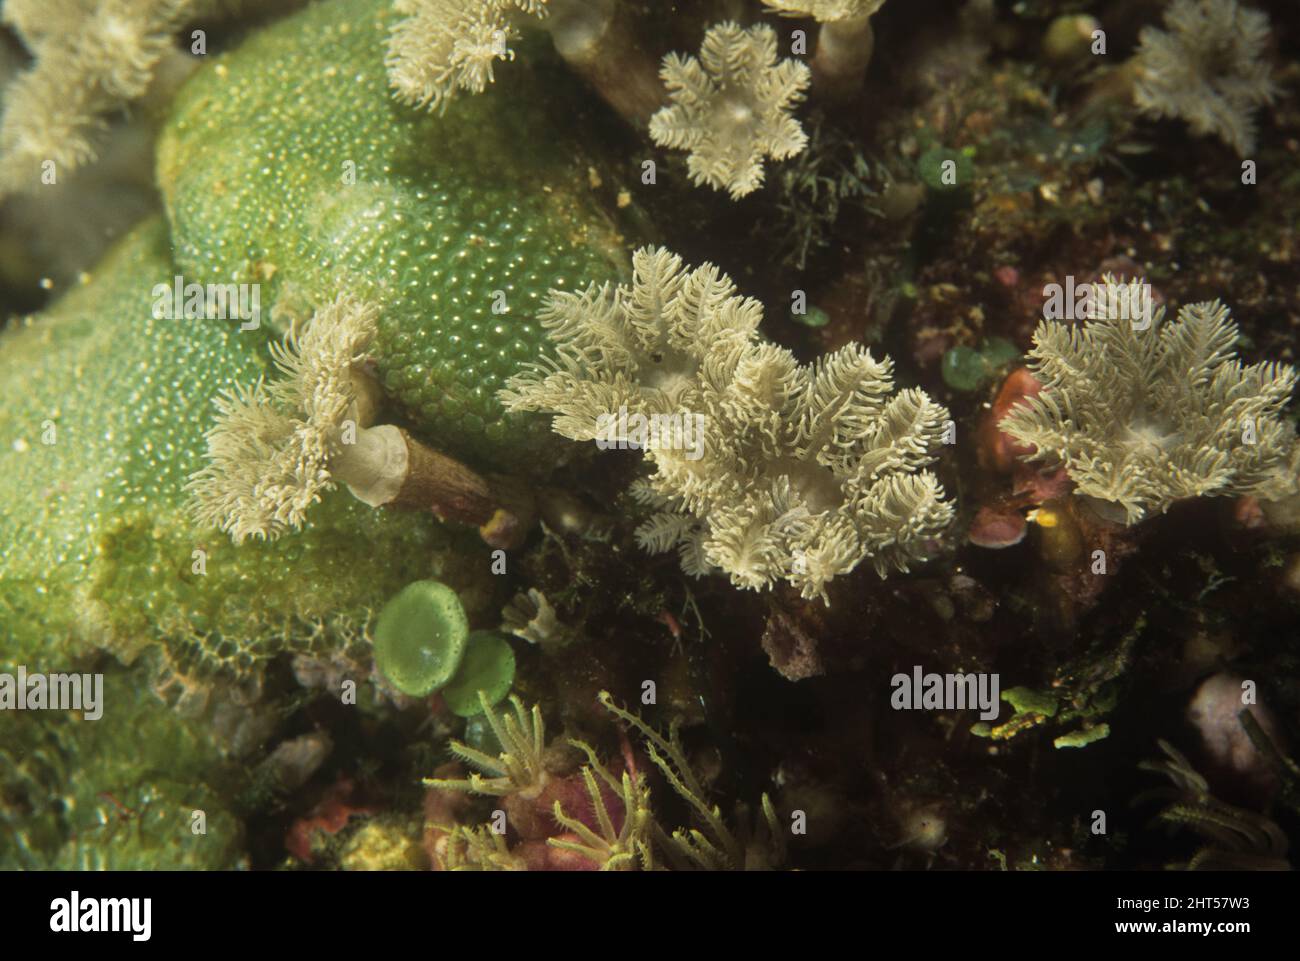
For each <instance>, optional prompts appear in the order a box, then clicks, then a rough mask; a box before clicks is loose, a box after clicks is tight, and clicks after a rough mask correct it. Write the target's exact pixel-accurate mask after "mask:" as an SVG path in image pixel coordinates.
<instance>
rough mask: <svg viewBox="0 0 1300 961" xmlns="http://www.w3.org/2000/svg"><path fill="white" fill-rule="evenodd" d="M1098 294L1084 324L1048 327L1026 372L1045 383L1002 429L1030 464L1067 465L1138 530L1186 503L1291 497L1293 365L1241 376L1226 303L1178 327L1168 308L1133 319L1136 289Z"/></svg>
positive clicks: (1186, 316)
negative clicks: (1027, 448) (1151, 517)
mask: <svg viewBox="0 0 1300 961" xmlns="http://www.w3.org/2000/svg"><path fill="white" fill-rule="evenodd" d="M1139 284H1140V282H1134V283H1133V284H1127V285H1126V284H1121V283H1119V282H1117V281H1116V280H1115V279H1114V278H1112V277H1109V276H1108V277H1106V278H1104V279H1103V281H1102V282H1101V284H1098V285H1094V286H1095V287H1096V288H1097V290H1098V294H1097V296H1096V297H1094V298H1093V303H1094V304H1095V305H1097V308H1098V309H1094V311H1093V317H1092V318H1091V319H1090V320H1089V321H1088V322H1087V323H1085V324H1084V325H1083V326H1081V327H1080V326H1075V325H1071V324H1066V323H1059V322H1056V321H1050V320H1045V321H1043V322H1042V323H1040V324H1039V326H1038V330H1037V331H1036V332H1035V333H1034V347H1033V349H1032V350H1031V351H1030V352H1029V357H1030V359H1031V363H1030V369H1031V370H1032V371H1033V373H1034V375H1035V376H1036V377H1037V378H1038V379H1039V380H1040V381H1041V382H1042V384H1043V390H1042V392H1041V393H1040V394H1038V395H1037V396H1036V397H1027V398H1025V399H1024V400H1022V401H1021V402H1020V404H1019V405H1017V406H1016V407H1015V408H1014V409H1013V410H1012V411H1011V412H1010V413H1009V414H1008V415H1007V416H1006V417H1004V418H1003V419H1002V421H1001V427H1002V429H1003V430H1005V431H1006V432H1007V433H1009V434H1010V435H1011V436H1012V437H1014V438H1015V439H1016V440H1017V441H1018V442H1020V443H1021V444H1026V445H1033V446H1035V447H1037V448H1038V449H1037V451H1036V452H1035V453H1034V454H1033V455H1031V457H1032V458H1033V459H1051V460H1054V461H1057V462H1059V463H1061V464H1063V465H1064V466H1065V468H1066V469H1067V470H1068V471H1069V474H1070V478H1071V479H1072V480H1073V481H1074V483H1075V485H1076V486H1077V487H1078V490H1079V492H1080V493H1082V494H1084V495H1085V496H1089V497H1093V498H1096V499H1097V500H1099V501H1102V502H1109V503H1110V504H1113V505H1118V506H1119V507H1121V508H1122V510H1123V513H1124V515H1125V516H1126V518H1127V522H1128V523H1130V524H1133V523H1136V522H1137V521H1139V520H1141V519H1142V518H1143V517H1144V516H1146V515H1147V514H1148V513H1150V512H1151V511H1165V510H1167V509H1168V508H1169V506H1170V505H1171V504H1173V503H1174V502H1175V501H1177V500H1180V499H1182V498H1186V497H1200V496H1206V495H1223V494H1256V495H1259V496H1261V497H1264V498H1265V499H1270V500H1271V499H1275V498H1277V497H1281V496H1284V495H1285V494H1286V493H1287V492H1289V491H1290V490H1292V489H1294V486H1295V478H1294V476H1293V473H1292V471H1290V470H1289V469H1288V466H1287V465H1288V462H1289V459H1290V457H1291V456H1292V452H1293V449H1294V447H1295V431H1294V429H1293V428H1292V427H1291V426H1290V424H1288V423H1287V422H1286V421H1285V420H1283V419H1282V418H1281V416H1280V412H1281V409H1282V407H1283V406H1284V405H1285V404H1286V402H1287V400H1288V398H1289V397H1290V395H1291V391H1292V389H1293V388H1294V386H1295V383H1296V372H1295V370H1294V369H1293V368H1292V367H1291V366H1289V365H1287V364H1279V363H1261V364H1253V365H1251V366H1243V365H1242V363H1241V361H1239V360H1237V359H1236V358H1235V356H1234V353H1233V344H1234V343H1235V341H1236V339H1237V326H1236V324H1235V323H1233V322H1232V320H1231V319H1230V317H1229V311H1228V308H1227V307H1225V306H1224V305H1223V304H1222V303H1220V302H1219V301H1217V300H1216V301H1213V302H1210V303H1200V304H1189V305H1187V306H1185V307H1183V308H1182V310H1180V311H1179V312H1178V318H1177V320H1175V321H1174V322H1173V323H1170V324H1165V323H1164V308H1163V307H1160V308H1157V309H1156V310H1155V311H1154V313H1153V314H1152V315H1150V316H1149V317H1147V318H1141V319H1139V318H1137V317H1134V316H1126V315H1127V314H1128V313H1129V312H1128V311H1126V310H1124V309H1122V308H1123V304H1125V303H1129V302H1133V301H1134V300H1136V299H1140V298H1135V297H1131V296H1122V297H1121V296H1111V295H1109V294H1105V293H1102V290H1103V289H1105V290H1108V291H1115V290H1123V289H1124V288H1126V287H1127V288H1128V289H1130V290H1136V289H1137V287H1138V285H1139Z"/></svg>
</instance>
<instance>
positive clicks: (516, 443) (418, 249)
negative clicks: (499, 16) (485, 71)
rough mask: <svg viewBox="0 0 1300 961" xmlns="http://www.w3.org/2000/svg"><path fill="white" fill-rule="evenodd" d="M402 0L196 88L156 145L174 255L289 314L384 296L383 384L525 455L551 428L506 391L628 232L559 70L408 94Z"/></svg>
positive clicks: (250, 55)
mask: <svg viewBox="0 0 1300 961" xmlns="http://www.w3.org/2000/svg"><path fill="white" fill-rule="evenodd" d="M391 8H392V4H391V3H387V2H380V0H361V2H351V3H341V2H326V3H320V4H316V5H313V6H312V7H310V8H309V9H307V10H306V11H304V12H302V13H301V14H299V15H296V16H293V17H290V18H288V19H286V20H284V21H282V22H280V23H279V24H276V25H275V26H272V27H270V28H268V29H266V30H263V31H260V32H258V33H257V34H256V35H254V36H253V37H251V38H250V39H249V40H248V41H247V42H246V43H244V44H243V45H242V46H241V47H240V48H239V49H237V50H235V51H233V52H232V53H230V54H228V55H225V56H222V57H219V58H216V63H214V64H212V65H210V66H209V67H208V68H207V69H205V70H202V71H200V72H199V73H198V74H197V75H196V76H195V77H194V78H192V79H191V80H190V81H189V82H188V83H187V84H186V86H185V87H184V88H183V89H182V90H181V92H180V94H179V95H178V100H177V103H176V107H175V111H174V114H173V117H172V120H171V122H170V123H169V125H168V126H167V127H166V129H165V130H164V131H163V133H162V136H161V140H160V145H159V155H158V181H159V185H160V187H161V189H162V191H163V195H164V197H165V200H166V203H167V209H168V216H169V219H170V222H171V227H172V234H173V238H174V242H175V257H176V261H177V266H178V267H179V268H180V269H181V271H182V272H183V273H184V275H185V277H186V280H187V281H189V280H194V281H198V282H200V283H230V282H237V283H260V284H262V298H261V299H262V304H263V307H264V308H265V307H267V306H269V305H272V304H274V308H273V315H274V317H273V319H274V322H275V323H276V324H277V325H280V326H284V325H286V324H287V323H288V322H290V321H291V320H293V319H299V320H301V319H305V318H306V316H307V315H308V314H309V312H310V307H312V306H318V305H320V304H322V303H325V302H328V301H329V300H332V299H333V297H334V296H335V294H337V293H338V292H340V291H341V290H347V291H348V292H349V293H351V294H353V295H355V296H357V297H359V298H361V299H364V300H371V301H374V302H376V303H377V304H378V305H379V306H380V317H379V332H378V337H377V338H376V342H375V344H374V348H373V352H372V356H373V358H374V359H375V361H376V362H377V365H378V368H379V372H380V375H381V379H382V382H383V384H384V386H385V387H386V388H387V389H388V390H389V391H390V392H391V393H392V394H393V395H394V396H395V397H396V398H397V399H398V400H399V401H400V402H401V403H402V404H404V405H405V406H406V407H407V408H408V409H409V410H410V412H411V413H412V414H413V415H414V416H415V417H416V420H417V422H418V426H420V427H421V428H422V430H423V431H424V432H425V433H426V434H427V437H428V439H429V440H430V442H432V443H433V444H435V445H436V446H439V447H441V448H443V449H447V450H450V451H453V452H456V453H459V454H461V455H465V456H470V457H474V458H479V459H483V460H486V461H493V462H495V463H497V464H503V465H504V464H510V465H511V466H513V467H514V468H515V469H518V468H519V465H520V464H522V463H527V458H526V457H524V456H521V455H523V454H525V453H526V452H528V451H530V450H537V449H539V448H540V447H542V446H545V445H550V444H551V443H552V441H551V440H550V439H549V438H548V432H547V431H546V430H545V429H544V428H543V429H539V428H538V425H537V423H536V422H534V421H531V420H530V419H529V418H511V419H510V420H508V421H507V420H506V419H505V418H504V415H503V412H502V409H501V406H500V404H499V402H498V401H497V400H496V397H495V395H496V391H497V390H498V389H499V388H500V387H501V386H502V385H503V384H504V382H505V380H506V378H508V377H509V376H510V375H512V374H514V373H516V372H517V371H518V370H519V369H520V367H521V366H522V365H523V364H524V363H526V362H529V361H536V360H537V359H538V355H539V354H540V353H541V351H542V347H543V345H544V344H545V335H544V333H543V331H542V329H541V327H540V325H539V324H538V323H537V321H536V320H535V319H534V316H535V314H536V313H537V309H538V308H539V307H540V305H541V301H542V298H543V297H544V296H545V294H546V292H547V290H548V289H549V288H551V287H557V288H571V287H574V286H577V285H578V284H579V283H581V284H584V285H585V284H586V283H588V282H589V281H591V280H593V279H604V278H613V277H615V276H617V275H618V274H619V272H620V264H621V263H622V260H623V256H622V251H621V249H620V242H621V238H620V237H619V235H618V234H617V232H616V230H615V227H614V224H613V222H612V221H611V220H610V219H609V218H608V217H607V216H606V215H605V214H604V213H603V212H602V211H601V210H600V208H599V207H598V205H597V204H596V202H595V199H594V195H593V194H592V191H591V188H590V185H589V184H588V182H587V177H586V170H587V166H588V163H589V161H588V160H587V158H586V157H585V156H584V154H583V151H582V150H581V148H580V145H579V144H578V142H577V141H576V140H574V139H572V138H571V137H570V136H569V135H567V134H566V133H565V128H564V127H562V126H559V125H557V123H556V122H555V114H554V111H555V110H556V109H557V106H559V105H560V104H562V103H563V102H564V96H563V94H564V88H563V87H562V86H558V85H557V82H556V80H555V78H553V77H549V76H548V77H547V78H545V79H539V78H538V77H536V76H529V71H527V70H523V69H515V70H511V71H509V72H508V76H507V75H503V76H502V78H501V83H500V84H498V85H497V87H496V88H494V89H493V90H492V91H491V92H490V93H488V94H485V95H483V96H479V97H464V98H459V99H457V100H456V101H455V102H453V103H451V104H449V105H448V109H447V110H446V112H445V113H443V114H440V115H430V114H428V113H425V112H422V111H417V110H413V109H411V108H409V107H406V106H403V105H402V104H400V103H399V102H397V101H396V100H394V99H393V97H392V91H391V90H390V89H389V86H388V83H389V81H388V77H387V74H386V72H385V68H384V55H385V47H386V43H387V39H388V33H389V30H390V29H391V27H392V25H393V22H394V20H395V17H396V14H395V13H394V12H393V10H392V9H391ZM519 66H521V67H522V66H525V65H524V64H520V65H519ZM561 109H562V108H561ZM571 117H572V114H570V115H569V117H568V118H564V120H565V121H567V122H568V124H569V127H570V129H571V128H572V121H571Z"/></svg>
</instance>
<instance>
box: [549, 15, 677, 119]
mask: <svg viewBox="0 0 1300 961" xmlns="http://www.w3.org/2000/svg"><path fill="white" fill-rule="evenodd" d="M542 26H543V27H545V28H546V29H547V30H548V31H549V32H550V34H551V39H552V41H553V42H554V44H555V49H556V51H557V52H558V53H559V54H560V56H562V57H563V58H564V60H565V62H566V63H568V65H569V66H570V67H571V68H572V69H573V70H574V71H575V72H576V73H578V74H579V75H580V76H582V77H583V78H584V79H585V80H586V81H587V82H588V83H590V84H591V85H592V86H593V87H594V88H595V89H596V92H597V93H599V94H600V95H601V97H602V98H604V100H605V101H606V102H607V103H608V104H609V105H610V106H611V107H613V108H614V109H615V110H616V111H617V112H618V113H619V115H620V116H622V117H623V118H624V119H625V120H627V121H628V122H629V123H632V124H634V125H635V126H637V127H645V126H646V125H647V124H648V123H649V122H650V116H651V114H653V113H654V112H655V111H656V110H657V109H659V107H660V106H661V105H662V104H663V100H664V94H663V86H662V84H660V82H659V67H658V64H657V63H656V62H655V61H654V60H653V59H652V58H651V57H649V56H648V55H647V54H646V52H645V50H644V49H643V47H642V45H641V44H639V43H638V42H637V38H636V36H635V35H634V34H633V31H632V28H631V25H630V24H629V23H628V21H627V18H626V14H625V13H623V12H621V11H620V10H619V8H618V6H617V4H615V3H614V2H613V0H553V2H552V4H551V7H550V15H549V16H548V17H547V18H546V19H545V20H543V21H542Z"/></svg>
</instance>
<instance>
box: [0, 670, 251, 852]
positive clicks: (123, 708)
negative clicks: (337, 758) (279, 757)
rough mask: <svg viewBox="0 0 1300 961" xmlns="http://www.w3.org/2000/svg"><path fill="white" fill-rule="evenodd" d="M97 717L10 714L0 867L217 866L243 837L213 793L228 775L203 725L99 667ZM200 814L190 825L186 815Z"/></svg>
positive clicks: (4, 747)
mask: <svg viewBox="0 0 1300 961" xmlns="http://www.w3.org/2000/svg"><path fill="white" fill-rule="evenodd" d="M101 706H102V709H103V710H102V716H101V717H100V718H99V719H98V720H93V721H92V720H84V719H83V718H82V714H81V712H79V711H15V712H13V713H12V714H11V715H10V716H9V717H7V718H6V719H5V725H6V727H5V736H4V738H3V739H0V870H16V869H31V868H36V869H50V868H56V869H63V870H82V869H87V868H93V869H99V868H110V869H117V870H144V869H154V870H159V869H162V870H182V869H224V868H232V867H236V866H238V864H239V863H240V861H241V859H242V857H243V853H242V852H243V840H244V830H243V826H242V824H241V823H240V820H239V818H238V817H237V816H236V815H235V814H234V813H233V812H231V811H230V809H229V808H228V806H227V805H226V803H225V802H223V801H221V800H220V798H221V797H222V796H226V795H228V794H229V793H230V791H231V789H232V787H234V786H235V785H237V783H238V780H239V778H240V776H241V775H240V770H241V769H240V768H239V767H238V766H237V765H226V764H223V763H222V761H221V756H220V753H219V751H218V750H217V749H216V747H215V745H214V743H213V738H212V734H211V730H210V725H209V724H208V723H207V721H206V720H200V719H188V718H185V717H182V716H181V714H180V713H179V712H177V711H175V710H173V709H172V708H171V707H169V706H168V705H166V704H164V703H163V702H162V701H160V700H159V699H158V698H157V697H155V696H154V695H153V693H152V692H151V691H150V690H149V687H148V683H147V677H145V676H144V673H143V671H142V669H141V668H132V669H129V668H124V667H122V666H120V665H111V666H110V667H108V669H106V670H105V676H104V686H103V691H102V705H101ZM196 812H201V817H195V814H196Z"/></svg>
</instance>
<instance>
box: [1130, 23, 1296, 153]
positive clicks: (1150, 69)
mask: <svg viewBox="0 0 1300 961" xmlns="http://www.w3.org/2000/svg"><path fill="white" fill-rule="evenodd" d="M1165 26H1166V27H1168V28H1169V32H1165V31H1163V30H1157V29H1156V28H1154V27H1147V28H1145V29H1144V30H1143V31H1142V33H1141V37H1140V39H1141V47H1140V48H1139V49H1138V52H1137V55H1136V58H1135V64H1136V66H1137V68H1138V80H1137V85H1136V87H1135V89H1134V97H1135V99H1136V101H1137V105H1138V107H1140V108H1141V109H1142V110H1143V111H1144V112H1146V113H1148V114H1151V115H1153V116H1156V117H1181V118H1182V119H1183V120H1185V121H1187V123H1188V124H1189V125H1190V126H1191V128H1192V132H1193V133H1195V134H1197V135H1200V136H1204V135H1206V134H1214V135H1215V136H1217V137H1219V138H1220V139H1221V140H1223V141H1224V143H1226V144H1228V145H1229V146H1231V147H1233V148H1235V149H1236V151H1237V153H1239V154H1240V155H1241V156H1243V157H1244V156H1246V155H1247V154H1249V153H1250V152H1251V151H1253V150H1254V149H1255V118H1254V112H1255V109H1256V108H1257V107H1260V106H1261V105H1263V104H1267V103H1271V102H1272V101H1273V98H1274V97H1275V96H1276V94H1277V87H1276V86H1275V85H1274V83H1273V80H1272V78H1271V76H1270V71H1269V66H1268V63H1267V62H1265V61H1264V60H1263V59H1262V54H1263V51H1264V47H1265V45H1266V44H1267V42H1268V33H1269V22H1268V17H1267V16H1266V15H1264V14H1263V13H1260V12H1259V11H1256V10H1249V9H1246V8H1244V7H1241V6H1238V5H1237V3H1236V0H1174V2H1173V3H1172V4H1170V6H1169V9H1168V10H1167V11H1166V13H1165Z"/></svg>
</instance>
